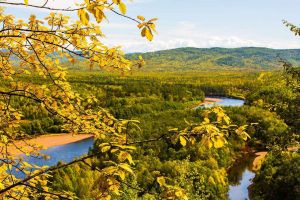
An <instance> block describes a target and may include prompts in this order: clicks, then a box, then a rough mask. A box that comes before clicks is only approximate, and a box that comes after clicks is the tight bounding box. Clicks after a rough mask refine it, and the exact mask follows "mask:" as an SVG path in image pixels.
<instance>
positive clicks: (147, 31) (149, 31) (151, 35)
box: [145, 28, 153, 42]
mask: <svg viewBox="0 0 300 200" xmlns="http://www.w3.org/2000/svg"><path fill="white" fill-rule="evenodd" d="M145 35H146V38H147V39H148V40H149V41H150V42H151V41H152V40H153V34H152V31H151V30H150V29H149V28H146V32H145Z"/></svg>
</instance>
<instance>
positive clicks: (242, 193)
mask: <svg viewBox="0 0 300 200" xmlns="http://www.w3.org/2000/svg"><path fill="white" fill-rule="evenodd" d="M254 158H255V156H253V155H247V156H245V157H244V158H243V159H241V160H239V161H237V162H236V163H235V164H234V166H233V167H232V168H231V169H230V170H229V173H228V179H229V184H230V186H229V192H228V198H229V200H249V199H250V198H249V190H248V189H249V186H250V185H251V184H252V179H253V178H254V177H255V173H254V172H253V171H252V163H253V160H254Z"/></svg>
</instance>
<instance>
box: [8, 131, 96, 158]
mask: <svg viewBox="0 0 300 200" xmlns="http://www.w3.org/2000/svg"><path fill="white" fill-rule="evenodd" d="M92 137H94V135H92V134H65V133H64V134H53V135H42V136H38V137H36V138H33V139H28V140H24V141H23V140H22V141H16V142H15V145H16V146H18V147H20V148H21V149H18V148H16V147H15V146H9V147H8V152H9V153H10V154H11V155H12V156H20V155H22V154H24V153H23V152H22V151H26V152H33V151H40V150H44V149H48V148H51V147H56V146H62V145H66V144H71V143H75V142H79V141H82V140H85V139H89V138H92Z"/></svg>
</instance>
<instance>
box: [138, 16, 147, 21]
mask: <svg viewBox="0 0 300 200" xmlns="http://www.w3.org/2000/svg"><path fill="white" fill-rule="evenodd" d="M137 18H138V19H139V20H141V21H145V17H144V16H141V15H139V16H137Z"/></svg>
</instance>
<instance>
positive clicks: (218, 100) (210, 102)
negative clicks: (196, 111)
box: [199, 97, 222, 106]
mask: <svg viewBox="0 0 300 200" xmlns="http://www.w3.org/2000/svg"><path fill="white" fill-rule="evenodd" d="M220 101H222V99H219V98H211V97H207V98H205V99H204V101H203V102H201V104H200V105H199V106H203V105H208V104H214V103H217V102H220Z"/></svg>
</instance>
